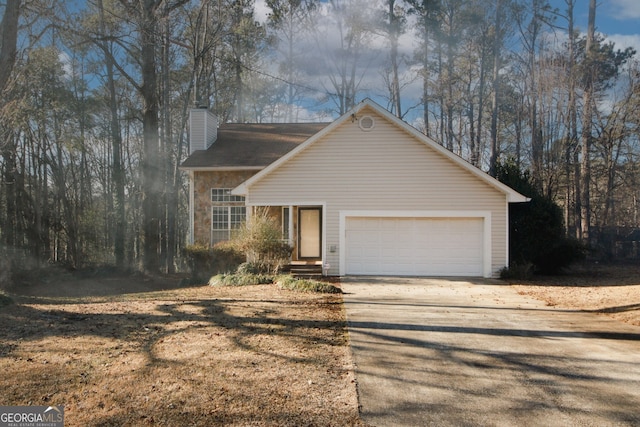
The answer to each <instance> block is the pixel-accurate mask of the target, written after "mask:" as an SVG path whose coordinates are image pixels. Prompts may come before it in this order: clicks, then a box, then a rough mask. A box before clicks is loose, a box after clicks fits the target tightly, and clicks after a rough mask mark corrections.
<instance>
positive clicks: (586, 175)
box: [580, 0, 596, 244]
mask: <svg viewBox="0 0 640 427" xmlns="http://www.w3.org/2000/svg"><path fill="white" fill-rule="evenodd" d="M595 22H596V0H590V1H589V23H588V27H587V40H586V46H585V52H586V61H588V62H590V61H591V59H592V57H593V53H592V45H593V40H594V36H595ZM587 73H588V76H587V82H586V87H585V90H584V93H583V96H582V99H583V104H584V106H583V113H582V133H581V138H580V139H581V142H582V149H581V155H582V159H581V167H580V185H581V187H582V195H581V206H580V228H581V231H582V239H583V241H584V242H585V243H587V244H588V243H589V237H590V236H589V231H590V223H591V214H590V212H591V205H590V198H591V197H590V192H589V183H590V181H591V159H590V152H591V123H592V117H591V116H592V114H593V83H594V80H595V73H596V70H595V69H594V67H593V65H592V64H590V63H589V64H588V70H587Z"/></svg>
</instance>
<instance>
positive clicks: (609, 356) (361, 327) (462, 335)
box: [342, 277, 640, 427]
mask: <svg viewBox="0 0 640 427" xmlns="http://www.w3.org/2000/svg"><path fill="white" fill-rule="evenodd" d="M342 288H343V290H344V292H345V295H344V301H345V307H346V311H347V321H348V327H349V336H350V339H351V347H352V350H353V357H354V363H355V365H356V380H357V384H358V395H359V403H360V406H361V416H362V419H363V420H364V421H365V422H367V423H368V424H371V425H373V426H378V427H383V426H425V425H437V426H446V425H455V426H475V425H480V426H484V425H486V426H516V425H517V426H625V425H629V426H631V425H633V426H640V328H638V327H634V326H631V325H625V324H622V323H619V322H616V321H613V320H610V319H607V318H605V317H603V316H598V315H595V314H590V313H583V312H576V311H567V310H564V311H563V310H559V309H554V308H550V307H547V306H545V305H544V304H543V303H541V302H539V301H537V300H533V299H530V298H526V297H524V296H521V295H518V294H517V293H516V292H515V291H514V290H513V289H511V288H510V287H509V286H506V285H504V284H503V282H499V281H491V280H477V281H475V280H474V281H466V280H438V279H413V278H410V279H409V278H373V277H357V278H356V277H351V278H345V279H344V280H343V283H342Z"/></svg>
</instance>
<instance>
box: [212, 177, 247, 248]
mask: <svg viewBox="0 0 640 427" xmlns="http://www.w3.org/2000/svg"><path fill="white" fill-rule="evenodd" d="M211 204H212V207H211V244H212V245H214V244H216V243H218V242H221V241H224V240H229V239H230V238H231V232H232V230H235V229H237V228H238V227H240V225H241V224H242V222H243V221H244V220H245V218H246V214H247V209H246V207H245V206H244V197H243V196H235V195H233V194H231V189H230V188H212V189H211Z"/></svg>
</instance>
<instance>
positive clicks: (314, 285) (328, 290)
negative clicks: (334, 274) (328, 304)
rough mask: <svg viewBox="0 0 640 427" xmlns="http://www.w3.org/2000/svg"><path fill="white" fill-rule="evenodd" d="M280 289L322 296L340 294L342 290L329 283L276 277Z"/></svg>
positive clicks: (287, 276)
mask: <svg viewBox="0 0 640 427" xmlns="http://www.w3.org/2000/svg"><path fill="white" fill-rule="evenodd" d="M275 282H276V283H277V284H278V286H279V287H280V289H286V290H290V291H300V292H317V293H323V294H341V293H342V290H341V289H340V288H338V287H336V286H334V285H332V284H331V283H326V282H320V281H318V280H309V279H298V278H295V277H293V276H289V275H286V276H285V275H283V276H278V277H277V278H276V280H275Z"/></svg>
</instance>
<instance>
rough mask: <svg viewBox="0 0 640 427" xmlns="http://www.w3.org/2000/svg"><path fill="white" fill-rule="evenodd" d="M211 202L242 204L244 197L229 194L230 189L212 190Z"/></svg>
mask: <svg viewBox="0 0 640 427" xmlns="http://www.w3.org/2000/svg"><path fill="white" fill-rule="evenodd" d="M211 201H212V202H213V203H242V204H244V196H236V195H233V194H231V188H212V189H211Z"/></svg>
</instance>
